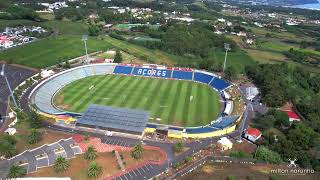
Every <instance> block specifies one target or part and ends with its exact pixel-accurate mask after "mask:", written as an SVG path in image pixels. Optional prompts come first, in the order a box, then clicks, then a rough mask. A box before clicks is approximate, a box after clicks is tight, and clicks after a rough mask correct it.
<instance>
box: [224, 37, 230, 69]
mask: <svg viewBox="0 0 320 180" xmlns="http://www.w3.org/2000/svg"><path fill="white" fill-rule="evenodd" d="M224 49H225V50H226V55H225V56H224V63H223V72H224V70H225V69H226V64H227V56H228V51H230V50H231V48H230V44H228V43H224Z"/></svg>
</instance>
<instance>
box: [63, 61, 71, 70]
mask: <svg viewBox="0 0 320 180" xmlns="http://www.w3.org/2000/svg"><path fill="white" fill-rule="evenodd" d="M64 68H66V69H70V68H71V65H70V63H69V61H68V60H66V61H65V63H64Z"/></svg>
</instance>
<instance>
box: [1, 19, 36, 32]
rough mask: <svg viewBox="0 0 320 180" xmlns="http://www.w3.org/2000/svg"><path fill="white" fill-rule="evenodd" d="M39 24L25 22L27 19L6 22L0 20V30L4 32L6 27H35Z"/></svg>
mask: <svg viewBox="0 0 320 180" xmlns="http://www.w3.org/2000/svg"><path fill="white" fill-rule="evenodd" d="M37 24H38V23H37V22H34V21H30V20H25V19H19V20H4V19H0V30H1V31H2V30H4V29H5V28H6V27H13V26H23V25H27V26H33V25H37Z"/></svg>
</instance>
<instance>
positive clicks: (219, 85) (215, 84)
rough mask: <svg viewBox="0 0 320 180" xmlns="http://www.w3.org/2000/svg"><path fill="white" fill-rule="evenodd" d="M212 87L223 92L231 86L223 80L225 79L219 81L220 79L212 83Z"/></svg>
mask: <svg viewBox="0 0 320 180" xmlns="http://www.w3.org/2000/svg"><path fill="white" fill-rule="evenodd" d="M210 86H212V87H213V88H215V89H216V90H218V91H222V90H224V89H225V88H227V87H229V86H230V84H229V83H228V82H227V81H225V80H223V79H219V78H215V79H214V80H213V81H212V82H211V83H210Z"/></svg>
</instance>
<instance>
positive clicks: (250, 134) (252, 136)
mask: <svg viewBox="0 0 320 180" xmlns="http://www.w3.org/2000/svg"><path fill="white" fill-rule="evenodd" d="M261 136H262V133H261V131H260V130H259V129H257V128H251V127H249V128H248V129H247V130H246V132H245V134H244V137H245V138H247V139H249V140H250V141H252V142H255V141H257V140H258V139H260V138H261Z"/></svg>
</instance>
